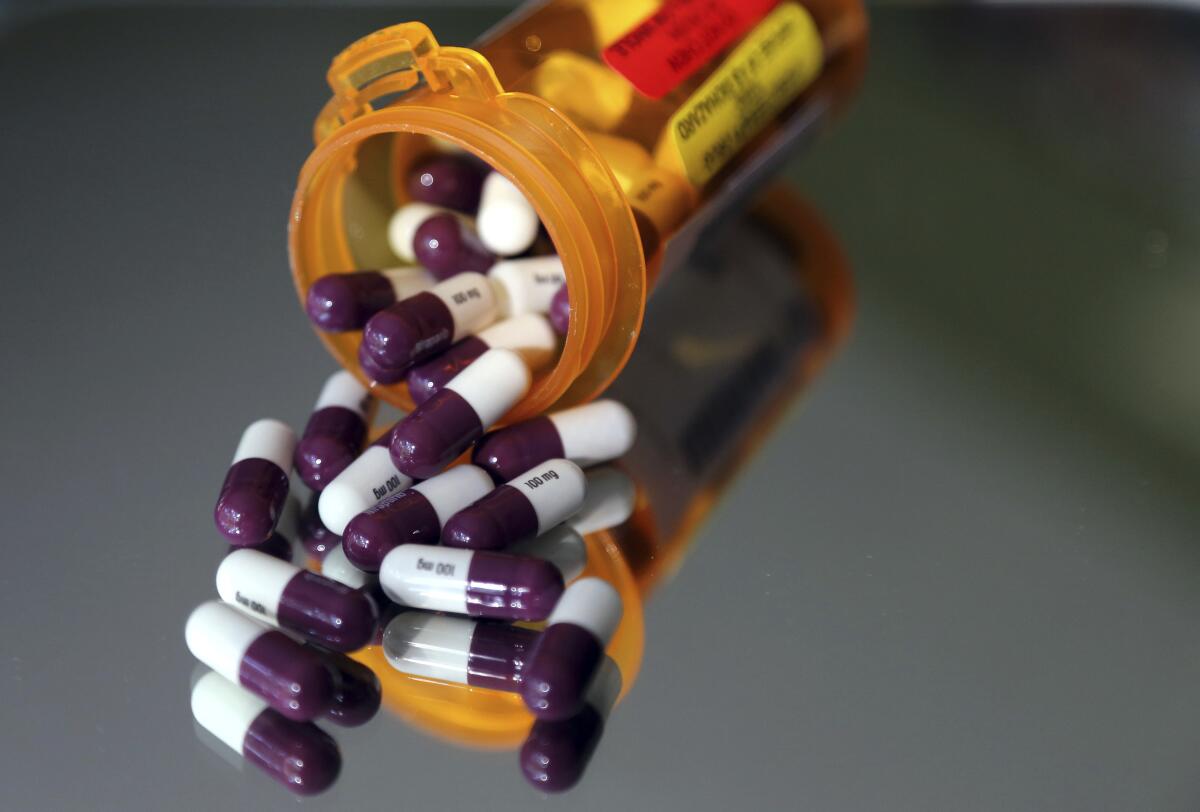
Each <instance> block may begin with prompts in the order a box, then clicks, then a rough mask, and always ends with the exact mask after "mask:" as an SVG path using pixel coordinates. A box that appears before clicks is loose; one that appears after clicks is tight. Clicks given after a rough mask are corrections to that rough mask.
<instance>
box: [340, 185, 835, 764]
mask: <svg viewBox="0 0 1200 812" xmlns="http://www.w3.org/2000/svg"><path fill="white" fill-rule="evenodd" d="M701 248H702V250H701V251H699V252H697V255H696V256H695V257H693V258H692V260H691V261H689V262H688V263H687V265H686V266H685V271H684V272H683V273H680V274H678V275H677V276H675V277H674V278H672V279H671V280H670V281H668V282H667V283H665V284H664V285H663V288H662V290H661V293H660V295H657V296H655V298H654V300H653V301H652V302H651V305H650V309H651V312H652V313H653V317H652V318H651V319H649V320H648V322H647V329H646V333H645V335H644V336H643V337H642V339H641V342H640V343H639V346H638V353H637V355H636V356H635V357H634V359H633V360H632V362H631V363H630V364H629V367H628V368H627V369H626V371H625V373H623V374H622V376H621V378H620V379H619V380H618V381H617V383H616V385H615V386H614V389H613V394H614V396H616V397H619V398H620V399H622V400H623V401H625V402H627V403H629V404H630V406H631V408H633V409H634V411H635V412H636V413H637V415H638V441H637V443H636V444H635V446H634V449H633V451H632V452H631V453H630V454H629V455H628V456H627V457H625V458H624V459H622V460H621V462H620V463H619V466H618V467H619V468H621V469H623V470H624V471H625V472H627V473H628V474H629V475H630V477H631V478H632V480H633V482H634V485H635V489H636V499H635V503H634V507H633V511H632V515H631V517H630V518H629V520H628V521H626V522H624V523H622V524H620V525H618V526H616V527H612V528H609V529H605V530H601V531H598V532H593V533H590V534H589V535H588V536H587V539H586V540H587V548H588V567H587V570H586V571H585V574H588V575H598V576H600V577H603V578H605V579H606V580H608V581H609V582H610V583H612V584H613V585H614V586H616V587H617V589H618V591H619V592H620V594H621V597H622V600H623V602H624V607H625V612H624V616H623V617H622V620H621V624H620V626H619V627H618V629H617V633H616V635H615V636H614V638H613V641H612V643H611V645H610V646H609V649H608V651H609V654H610V655H611V656H612V658H613V659H614V660H615V661H616V663H617V665H618V667H619V668H620V670H621V674H622V678H623V679H622V683H623V691H624V692H627V691H628V690H629V689H630V687H631V686H632V685H633V684H634V683H635V681H636V679H637V675H638V672H639V670H640V668H641V662H642V653H643V647H644V643H645V635H644V617H643V604H644V601H645V600H646V598H647V597H648V596H649V595H650V593H651V592H652V591H653V590H654V588H655V587H656V586H658V585H660V584H661V583H663V581H664V580H665V579H667V578H669V577H670V576H671V575H673V574H674V573H675V572H676V571H677V570H678V568H679V566H680V564H681V563H682V561H683V559H684V557H685V555H686V552H687V549H688V547H689V545H690V543H691V541H692V539H693V537H694V535H695V533H696V530H697V529H698V527H699V525H700V524H701V523H702V521H703V519H704V517H705V516H706V515H707V513H708V511H709V510H710V509H711V508H712V506H713V505H714V504H715V502H716V500H717V498H718V497H719V496H720V494H721V492H722V491H723V490H724V488H725V487H726V485H728V483H729V482H730V480H731V479H732V477H733V476H734V475H736V473H737V472H738V470H739V469H740V468H741V467H742V465H743V464H744V463H745V462H747V461H748V460H749V458H750V457H751V456H752V455H753V453H754V451H755V449H756V448H757V447H758V446H759V444H760V443H761V442H762V441H763V440H764V439H765V438H766V437H767V436H768V435H769V434H770V432H771V430H772V429H773V427H774V423H775V421H776V420H778V418H779V417H781V416H782V414H783V413H784V411H785V410H786V409H787V408H788V407H789V406H790V405H791V404H792V403H794V401H795V399H796V398H797V396H799V395H800V394H801V393H802V392H803V391H804V389H805V387H806V385H807V384H808V382H809V381H810V380H811V379H812V377H813V376H814V375H815V374H816V372H817V371H818V370H819V369H820V368H821V366H822V364H823V363H824V362H825V360H827V359H828V357H829V356H830V354H831V353H832V351H833V350H834V349H836V348H837V346H838V345H840V343H841V342H842V341H843V340H844V339H845V337H846V335H847V333H848V331H849V326H850V320H851V317H852V308H853V302H852V294H851V285H850V274H849V266H848V264H847V261H846V258H845V255H844V254H843V252H842V250H841V248H840V246H839V245H838V243H837V240H836V239H835V238H834V236H833V235H832V234H831V233H830V232H829V231H828V229H827V228H826V227H825V225H824V224H823V223H822V221H821V220H820V218H819V217H818V216H817V215H816V214H815V213H814V212H813V211H812V210H811V209H810V208H809V207H808V206H807V205H805V204H803V203H801V202H800V201H799V200H798V199H797V198H796V197H795V195H794V194H792V193H791V192H789V191H788V190H787V189H786V188H784V187H780V186H775V187H772V188H771V189H769V190H767V191H766V193H764V194H763V195H761V196H760V198H759V200H758V204H757V205H756V206H755V208H754V211H753V216H751V217H745V218H737V219H736V220H731V221H730V222H728V223H726V224H724V225H723V226H722V227H721V228H720V229H717V230H716V233H709V234H707V235H705V237H704V238H703V242H702V245H701ZM747 302H751V303H754V304H755V306H753V307H750V306H747ZM697 313H700V314H701V315H702V316H703V319H702V320H701V323H700V324H697V323H696V320H695V319H693V318H692V316H694V315H695V314H697ZM651 381H657V382H658V383H660V384H662V385H664V386H666V387H667V391H670V392H672V393H673V396H672V397H663V396H662V395H661V391H662V390H661V389H660V388H659V387H656V386H651V385H647V384H648V383H649V382H651ZM798 464H801V463H798ZM730 541H732V542H736V540H735V539H731V540H730ZM684 580H685V581H686V573H685V575H684ZM681 586H682V585H681ZM684 588H686V587H685V586H684ZM354 656H355V657H357V658H359V659H361V660H362V661H363V662H366V663H367V664H368V665H370V666H371V667H372V668H373V669H374V670H375V671H376V673H377V674H378V675H379V677H380V679H381V681H382V684H383V702H384V705H385V706H386V707H387V708H389V709H390V710H391V711H392V712H394V713H396V714H398V715H399V716H401V717H402V718H404V719H405V720H406V721H407V722H409V723H411V724H413V725H414V726H416V727H418V728H419V729H421V730H424V731H427V732H429V733H432V734H434V735H437V736H439V737H441V738H444V739H446V740H448V741H451V742H454V743H457V744H462V745H467V746H473V747H482V748H496V749H511V748H513V747H516V746H518V745H519V744H520V742H521V741H522V740H523V739H524V737H525V736H526V735H527V733H528V730H529V725H530V723H531V717H530V715H529V714H528V712H527V711H526V710H525V708H524V706H523V705H522V704H521V701H520V699H519V698H518V697H517V696H516V695H515V694H505V693H499V692H496V691H490V690H482V689H478V688H467V687H464V686H460V685H452V684H446V683H440V682H433V681H429V680H424V679H421V678H417V677H411V676H408V675H404V674H400V673H397V672H396V671H394V670H392V669H391V667H390V666H389V665H388V664H387V662H386V660H385V659H384V657H383V654H382V652H381V651H380V650H379V647H378V646H371V647H369V648H367V649H364V650H363V651H361V652H358V653H357V654H355V655H354Z"/></svg>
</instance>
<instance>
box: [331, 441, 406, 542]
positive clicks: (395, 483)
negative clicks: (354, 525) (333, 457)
mask: <svg viewBox="0 0 1200 812" xmlns="http://www.w3.org/2000/svg"><path fill="white" fill-rule="evenodd" d="M412 483H413V481H412V478H411V477H409V476H407V475H406V474H402V473H400V471H399V470H397V469H396V466H395V465H393V464H392V456H391V454H389V453H388V448H387V446H386V445H372V446H370V447H368V448H367V450H366V451H364V452H363V453H362V454H361V455H359V458H358V459H356V460H355V461H354V462H352V463H350V464H349V465H348V466H346V470H345V471H342V472H341V473H340V474H338V475H337V476H336V477H334V479H333V481H332V482H330V483H329V484H328V485H326V486H325V490H323V491H321V495H320V497H318V499H317V513H318V514H319V515H320V517H321V524H323V525H325V527H327V528H328V529H329V531H330V532H331V533H333V534H334V535H337V536H340V535H342V533H344V532H345V530H346V525H347V524H349V523H350V520H351V519H353V518H354V517H355V516H357V515H358V514H360V513H362V512H363V511H364V510H366V509H367V508H370V507H374V506H375V505H377V504H379V503H380V502H382V501H383V500H384V499H385V498H386V497H387V496H388V495H390V494H393V493H395V492H396V491H402V490H404V489H405V488H408V487H410V486H411V485H412Z"/></svg>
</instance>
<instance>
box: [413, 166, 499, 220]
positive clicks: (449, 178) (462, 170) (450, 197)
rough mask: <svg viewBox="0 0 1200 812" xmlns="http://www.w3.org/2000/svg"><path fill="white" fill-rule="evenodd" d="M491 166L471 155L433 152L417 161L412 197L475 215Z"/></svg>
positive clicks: (414, 170)
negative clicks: (434, 153)
mask: <svg viewBox="0 0 1200 812" xmlns="http://www.w3.org/2000/svg"><path fill="white" fill-rule="evenodd" d="M486 174H487V167H485V166H484V165H483V164H482V163H480V162H479V161H478V160H476V159H475V158H472V157H470V156H467V155H430V156H429V157H426V158H422V159H420V160H418V161H416V162H414V163H413V165H412V167H411V168H410V169H409V175H408V196H409V197H411V198H412V199H413V200H419V201H420V202H422V203H429V204H430V205H433V206H444V207H445V208H447V209H454V210H455V211H461V212H465V213H470V214H473V213H474V212H475V210H476V209H477V208H479V192H480V189H482V187H483V178H484V176H485V175H486Z"/></svg>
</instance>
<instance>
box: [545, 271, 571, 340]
mask: <svg viewBox="0 0 1200 812" xmlns="http://www.w3.org/2000/svg"><path fill="white" fill-rule="evenodd" d="M549 318H550V326H551V327H553V328H554V332H556V333H558V334H559V335H560V336H565V335H566V334H567V332H568V331H569V330H570V329H571V299H570V293H568V291H567V285H566V283H565V282H564V283H563V286H562V287H561V288H559V289H558V290H557V291H555V293H554V298H552V299H551V300H550V311H549Z"/></svg>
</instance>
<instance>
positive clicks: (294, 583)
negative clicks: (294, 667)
mask: <svg viewBox="0 0 1200 812" xmlns="http://www.w3.org/2000/svg"><path fill="white" fill-rule="evenodd" d="M217 594H218V595H220V596H221V600H223V601H225V602H226V603H231V604H236V605H238V606H239V607H241V608H242V609H243V611H246V612H249V613H251V614H253V615H257V616H259V617H262V618H264V619H265V620H267V621H268V622H272V623H278V624H279V625H280V626H282V627H283V628H285V629H289V630H291V631H294V632H297V633H299V634H301V635H303V636H305V637H306V638H308V639H310V640H312V641H313V642H316V643H319V644H320V645H322V646H324V647H326V648H331V649H333V650H335V651H355V650H356V649H360V648H362V647H363V646H365V645H366V644H367V643H368V642H369V641H370V639H371V636H372V634H373V633H374V631H375V624H376V622H377V620H378V610H377V609H376V606H375V602H374V601H373V600H372V599H371V597H370V596H369V595H368V594H366V593H365V592H363V591H361V590H357V589H353V588H351V587H349V586H346V585H345V584H341V583H338V582H337V581H334V580H332V579H330V578H325V577H324V576H321V575H317V574H316V573H315V572H309V571H308V570H302V569H300V568H299V567H297V566H295V565H293V564H288V563H286V562H283V561H279V560H277V559H274V558H271V557H270V556H267V555H263V554H262V553H257V552H255V551H253V550H238V551H237V552H235V553H231V554H230V555H228V556H226V557H225V560H224V561H222V562H221V565H220V567H218V568H217Z"/></svg>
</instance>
